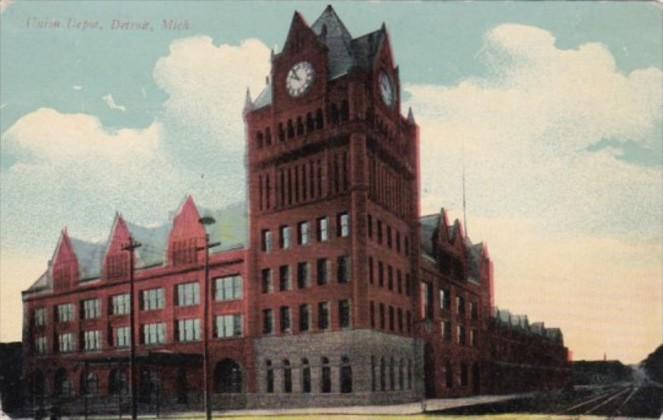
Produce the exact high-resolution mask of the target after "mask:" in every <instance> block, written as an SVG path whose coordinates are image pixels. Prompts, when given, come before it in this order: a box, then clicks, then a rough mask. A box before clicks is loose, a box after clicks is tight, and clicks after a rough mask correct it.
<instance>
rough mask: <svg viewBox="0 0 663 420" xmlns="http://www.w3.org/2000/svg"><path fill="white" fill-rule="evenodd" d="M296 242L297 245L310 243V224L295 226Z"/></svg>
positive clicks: (302, 223) (303, 223)
mask: <svg viewBox="0 0 663 420" xmlns="http://www.w3.org/2000/svg"><path fill="white" fill-rule="evenodd" d="M297 241H298V242H299V245H308V244H309V243H311V224H310V223H309V222H299V223H298V224H297Z"/></svg>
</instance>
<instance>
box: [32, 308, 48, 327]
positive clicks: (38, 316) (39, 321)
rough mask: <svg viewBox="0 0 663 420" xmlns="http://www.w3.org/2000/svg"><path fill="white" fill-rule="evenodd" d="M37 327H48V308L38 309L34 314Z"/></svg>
mask: <svg viewBox="0 0 663 420" xmlns="http://www.w3.org/2000/svg"><path fill="white" fill-rule="evenodd" d="M34 320H35V321H34V322H35V327H43V326H44V325H46V308H37V309H35V313H34Z"/></svg>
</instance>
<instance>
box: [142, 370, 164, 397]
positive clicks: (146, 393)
mask: <svg viewBox="0 0 663 420" xmlns="http://www.w3.org/2000/svg"><path fill="white" fill-rule="evenodd" d="M138 390H139V395H138V399H139V400H140V401H142V402H145V403H151V402H152V401H154V400H157V399H158V398H159V392H160V391H161V380H160V378H159V373H158V372H156V371H155V370H152V369H150V368H146V367H144V368H142V369H141V371H140V383H139V386H138Z"/></svg>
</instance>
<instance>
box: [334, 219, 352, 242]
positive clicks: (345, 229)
mask: <svg viewBox="0 0 663 420" xmlns="http://www.w3.org/2000/svg"><path fill="white" fill-rule="evenodd" d="M336 236H339V237H341V238H347V237H348V236H350V215H349V214H348V213H339V214H338V215H337V217H336Z"/></svg>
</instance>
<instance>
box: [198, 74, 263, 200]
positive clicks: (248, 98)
mask: <svg viewBox="0 0 663 420" xmlns="http://www.w3.org/2000/svg"><path fill="white" fill-rule="evenodd" d="M251 110H253V100H251V90H250V89H249V88H248V87H247V88H246V97H245V98H244V112H245V113H246V112H249V111H251ZM189 198H191V196H189Z"/></svg>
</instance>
